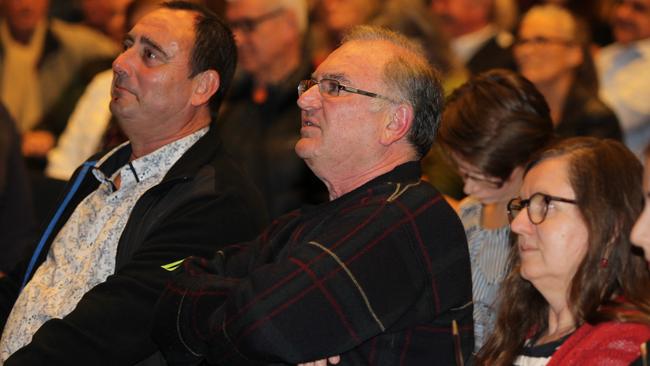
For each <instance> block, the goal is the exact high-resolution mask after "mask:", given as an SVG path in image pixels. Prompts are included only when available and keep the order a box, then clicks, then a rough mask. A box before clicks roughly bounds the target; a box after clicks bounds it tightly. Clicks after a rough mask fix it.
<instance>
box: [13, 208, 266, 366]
mask: <svg viewBox="0 0 650 366" xmlns="http://www.w3.org/2000/svg"><path fill="white" fill-rule="evenodd" d="M234 198H235V197H233V199H234ZM223 204H224V201H223V197H213V196H205V197H202V198H201V199H198V200H194V201H192V202H188V203H187V204H186V205H184V206H181V207H179V208H178V209H177V210H174V212H172V213H170V214H169V215H168V217H166V218H165V219H163V220H161V221H160V223H159V225H158V227H156V228H153V229H152V231H151V234H149V236H148V237H147V239H146V240H145V241H144V242H143V243H141V244H139V245H138V249H137V250H136V251H135V253H134V254H133V257H132V258H131V259H130V260H129V261H128V262H127V264H125V265H124V266H123V267H122V268H119V269H118V270H117V271H116V272H115V274H113V275H111V276H109V277H108V278H107V279H106V281H104V282H103V283H101V284H99V285H97V286H95V287H94V288H92V289H91V290H90V291H88V292H87V293H86V294H85V295H84V296H83V297H82V299H81V300H80V301H79V303H78V304H77V306H76V308H75V309H74V310H73V311H72V312H71V313H70V314H68V315H67V316H65V317H64V318H63V319H51V320H49V321H47V322H46V323H44V324H43V326H41V328H40V329H39V330H38V331H37V332H36V333H35V335H34V337H33V339H32V342H31V343H30V344H28V345H27V346H25V347H23V348H22V349H20V350H18V351H17V352H16V353H14V355H13V356H12V357H10V358H9V359H8V360H7V362H6V363H5V365H7V366H10V365H35V364H43V365H45V364H47V365H69V364H71V363H73V364H86V363H84V360H88V362H89V363H87V364H90V363H93V364H96V362H97V359H101V360H102V362H103V364H106V365H118V364H134V363H136V362H138V361H141V360H142V359H144V358H146V357H148V356H149V355H151V354H152V353H154V352H155V351H156V350H157V348H156V346H155V344H154V343H153V342H152V340H151V338H150V332H151V321H152V313H153V307H154V304H155V303H156V300H157V299H158V297H159V295H160V293H161V292H162V290H163V288H164V285H165V283H166V282H167V281H168V280H169V279H170V278H171V276H172V272H171V271H168V270H167V269H172V268H170V266H165V265H168V264H171V265H172V266H173V264H174V262H177V261H179V260H180V259H183V258H186V257H189V256H191V255H203V256H212V255H213V254H214V251H215V250H216V249H218V248H219V247H220V246H224V245H226V244H231V243H232V240H233V238H247V237H248V238H250V237H252V236H253V235H254V234H255V228H256V227H259V220H255V215H253V214H252V213H250V212H248V211H249V210H247V209H246V208H245V207H240V206H243V205H241V204H240V205H237V204H236V203H235V202H234V201H233V203H232V204H233V206H232V207H231V209H230V210H223V209H222V208H220V207H222V205H223ZM235 223H237V224H235ZM206 230H207V231H209V232H210V234H206ZM178 233H183V234H182V235H180V234H178ZM163 266H165V267H166V268H167V269H165V268H162V267H163ZM71 355H73V357H72V358H71ZM98 355H101V357H99V356H98ZM71 360H74V362H72V361H71Z"/></svg>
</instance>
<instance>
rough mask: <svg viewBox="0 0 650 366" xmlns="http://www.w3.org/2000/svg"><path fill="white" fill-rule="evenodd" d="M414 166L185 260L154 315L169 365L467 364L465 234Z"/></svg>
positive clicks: (470, 343)
mask: <svg viewBox="0 0 650 366" xmlns="http://www.w3.org/2000/svg"><path fill="white" fill-rule="evenodd" d="M420 174H421V172H420V169H419V166H418V163H416V162H411V163H407V164H403V165H401V166H398V167H396V168H395V169H394V170H393V171H391V172H389V173H387V174H384V175H382V176H380V177H377V178H375V179H373V180H372V181H370V182H368V183H366V184H364V185H363V186H361V187H359V188H357V189H355V190H354V191H352V192H349V193H347V194H345V195H343V196H341V197H339V198H337V199H336V200H333V201H331V202H328V203H325V204H322V205H319V206H317V207H312V208H310V209H303V210H302V211H294V212H292V213H290V214H287V215H285V216H283V217H281V218H279V219H277V220H276V221H275V222H274V223H273V224H272V225H271V226H270V227H269V228H267V230H266V231H265V232H264V234H262V235H261V236H260V237H259V238H258V239H257V240H256V241H254V242H252V243H250V244H248V245H240V246H231V247H228V248H226V249H224V250H223V251H222V252H220V254H219V255H217V256H216V257H215V259H214V260H213V261H210V262H208V261H205V260H198V259H193V260H186V261H185V263H184V273H181V274H180V275H179V276H178V277H177V278H175V279H174V282H173V283H170V284H169V285H168V287H167V290H166V292H165V295H164V296H163V297H162V298H161V300H160V301H159V303H158V308H157V314H156V317H155V321H156V323H155V325H154V337H155V338H156V341H157V342H159V344H160V346H161V351H162V352H163V354H165V355H166V356H167V357H168V361H169V363H170V364H172V365H187V364H189V363H184V362H188V361H189V362H191V361H192V360H195V361H197V362H199V361H200V360H201V358H202V357H205V358H207V360H208V361H210V362H211V363H213V364H218V365H228V366H234V365H266V364H297V363H300V362H306V361H313V360H318V359H322V358H324V357H327V356H332V355H341V362H340V363H339V365H340V366H345V365H377V366H381V365H386V366H388V365H390V366H393V365H454V364H455V362H456V361H455V354H456V353H455V350H456V351H457V352H462V353H464V355H465V359H466V360H467V357H468V355H469V354H470V353H471V350H472V348H473V344H474V343H473V337H472V335H473V327H472V303H471V301H472V284H471V274H470V262H469V253H468V249H467V242H466V239H465V232H464V230H463V227H462V224H461V223H460V219H459V218H458V216H457V215H456V214H455V213H454V211H453V210H452V209H451V207H449V205H448V204H447V203H446V201H445V200H444V198H443V197H442V196H441V195H440V193H438V192H437V191H436V190H435V189H434V188H433V187H431V186H430V185H429V184H428V183H425V182H423V181H421V180H420ZM453 320H456V321H457V322H458V324H459V327H460V332H461V336H460V338H459V339H457V341H458V343H455V342H454V337H453V336H452V321H453ZM191 352H193V353H194V354H198V355H201V356H199V357H196V356H195V355H193V354H192V353H191Z"/></svg>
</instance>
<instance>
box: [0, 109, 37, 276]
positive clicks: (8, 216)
mask: <svg viewBox="0 0 650 366" xmlns="http://www.w3.org/2000/svg"><path fill="white" fill-rule="evenodd" d="M34 237H35V219H34V209H33V206H32V197H31V190H30V185H29V182H28V177H27V171H26V170H25V164H24V161H23V156H22V154H21V152H20V136H19V135H18V132H17V131H16V126H14V123H13V121H12V120H11V117H10V116H9V113H8V112H7V110H6V109H5V108H4V107H3V106H2V105H0V272H8V271H9V270H11V269H12V268H13V267H14V266H15V265H16V263H17V262H19V261H20V258H22V256H23V255H24V253H23V252H24V251H25V250H26V249H27V247H28V245H30V244H31V242H32V241H33V240H34Z"/></svg>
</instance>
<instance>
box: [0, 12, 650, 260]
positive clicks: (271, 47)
mask: <svg viewBox="0 0 650 366" xmlns="http://www.w3.org/2000/svg"><path fill="white" fill-rule="evenodd" d="M158 2H160V1H157V0H74V1H71V0H0V15H1V16H2V19H1V20H0V101H1V106H0V250H1V251H2V253H3V254H2V255H1V256H0V272H1V271H6V270H7V269H8V268H10V267H11V266H12V265H13V263H14V262H15V261H16V260H17V258H19V257H20V256H21V252H22V251H24V250H25V249H26V248H27V247H28V246H29V245H31V243H33V242H34V237H35V233H37V232H38V230H39V229H40V228H42V226H43V225H45V224H46V222H45V221H46V219H47V217H48V216H49V215H50V214H51V213H52V211H53V210H54V209H55V205H56V201H57V199H58V197H59V194H60V193H61V191H62V190H63V187H64V185H65V183H66V181H67V179H68V178H69V177H70V176H71V174H72V173H73V171H74V170H75V169H76V167H77V166H78V165H79V164H80V163H82V162H83V161H84V160H85V159H87V158H88V157H89V156H90V155H92V154H94V153H96V152H98V151H101V150H105V149H108V148H111V147H114V146H117V145H118V144H120V143H122V142H123V141H124V139H125V138H124V136H123V135H122V133H121V131H119V127H118V126H117V124H116V123H115V121H114V120H113V118H112V116H111V115H110V111H109V109H108V102H109V100H110V84H111V80H112V70H111V63H112V60H113V59H114V57H115V56H116V55H117V54H118V53H119V52H120V49H121V48H122V45H121V43H122V39H123V37H124V35H125V33H126V32H128V30H129V29H130V27H131V26H132V25H133V24H134V22H135V21H137V19H138V18H139V16H141V15H142V13H143V12H145V11H147V9H148V7H151V6H154V5H155V4H156V3H158ZM204 3H205V4H206V5H208V6H209V7H211V8H212V9H213V10H215V12H217V13H218V14H220V15H222V16H223V17H224V19H226V20H227V22H228V23H229V24H230V25H231V27H232V30H233V32H234V34H235V37H236V40H237V46H238V53H239V64H238V70H237V76H236V83H235V85H234V86H233V88H232V89H231V90H230V93H229V96H228V98H227V101H226V104H225V105H224V107H223V108H222V110H221V116H220V118H219V122H218V126H219V127H218V128H219V129H220V130H219V133H220V135H221V138H222V140H223V141H224V143H225V144H226V145H227V147H228V149H229V150H230V152H231V153H232V154H233V155H234V156H235V157H236V158H237V159H239V160H240V161H241V162H242V165H243V166H244V167H245V168H246V170H247V171H248V173H249V174H250V176H251V177H252V178H253V180H254V181H255V183H256V184H257V186H258V188H259V189H260V191H261V192H262V194H263V195H264V197H265V198H266V203H267V206H268V210H269V214H270V215H271V216H272V217H274V216H278V215H280V214H282V213H285V212H287V211H289V210H291V209H294V208H297V207H300V205H303V204H306V203H317V202H321V201H323V200H325V199H326V198H327V197H326V193H325V189H324V187H323V186H322V184H321V183H320V182H318V181H317V180H316V178H315V177H314V176H313V175H312V174H310V172H309V171H308V169H307V168H306V166H305V165H304V163H303V162H302V161H301V160H300V159H298V158H297V157H296V156H295V154H294V151H293V146H294V144H295V142H296V141H297V139H298V137H299V123H300V111H299V109H298V108H297V106H296V103H295V102H296V98H297V93H296V86H297V85H298V82H299V81H300V80H303V79H309V78H310V73H311V72H312V71H313V70H314V68H315V66H316V65H318V64H319V62H321V61H323V59H324V57H326V55H327V54H328V53H329V52H331V50H332V49H333V48H335V47H336V46H337V45H338V43H339V41H340V37H341V35H342V34H343V32H345V31H346V30H347V29H349V28H350V27H352V26H354V25H358V24H374V25H381V26H385V27H388V28H390V29H393V30H397V31H400V32H402V33H404V34H406V35H407V36H408V37H411V38H413V39H415V40H417V41H418V42H419V43H420V44H421V45H422V46H423V47H424V49H425V50H426V54H427V55H428V57H429V61H430V62H431V63H432V64H433V65H434V66H436V68H437V69H438V70H439V72H440V74H441V77H442V80H443V85H444V88H445V92H446V93H447V94H451V93H452V92H453V91H454V90H455V89H456V88H457V87H458V86H460V85H461V84H463V83H464V82H466V81H467V80H469V78H470V77H472V76H473V75H476V74H479V73H481V72H484V71H488V70H491V69H509V70H513V71H517V72H519V73H520V74H521V75H522V76H523V77H525V78H526V79H527V80H529V81H530V82H532V85H534V87H535V88H536V89H537V90H538V91H539V93H541V95H542V96H543V98H544V99H545V100H546V103H548V106H549V108H550V120H551V122H552V129H553V130H554V133H555V135H558V136H562V137H571V136H594V137H598V138H613V139H616V140H620V141H622V142H624V143H625V144H626V145H627V146H628V147H629V148H630V149H631V150H632V151H633V152H635V153H636V154H640V153H641V151H642V149H643V147H644V146H645V144H646V143H647V142H648V141H649V140H650V103H648V100H649V97H650V0H593V1H579V0H577V1H572V0H565V1H561V0H553V1H543V0H519V1H516V0H308V1H307V0H306V1H304V2H303V1H288V0H264V1H261V0H231V1H225V0H205V1H204ZM469 87H471V86H469ZM458 98H460V97H458ZM479 102H480V100H479ZM463 110H464V109H463ZM463 110H460V111H456V112H453V113H461V112H462V111H463ZM451 113H452V112H449V113H448V114H451ZM478 113H479V115H480V114H481V110H478ZM481 117H484V118H486V119H489V118H493V119H495V120H499V119H502V118H504V116H503V115H501V114H499V113H495V114H494V116H490V117H485V116H481ZM454 118H457V119H462V118H463V117H462V116H460V117H459V116H456V117H454ZM443 124H444V122H443ZM480 128H481V127H480V126H479V130H480ZM540 134H541V135H543V136H546V135H545V134H546V132H544V131H542V132H540ZM470 135H471V134H470ZM474 135H477V136H478V135H479V134H476V133H475V134H474ZM478 138H479V137H477V139H478ZM487 140H488V141H485V142H483V144H489V143H499V142H498V141H494V140H493V139H491V138H487ZM466 142H467V143H468V144H472V143H474V142H476V141H473V140H471V139H470V140H467V141H466ZM455 143H458V141H456V142H455ZM521 143H522V144H525V143H527V142H526V141H522V142H521ZM483 147H484V146H479V147H477V148H476V150H475V151H474V153H477V151H480V149H481V148H483ZM454 149H455V148H454V146H453V143H450V142H449V141H444V144H436V145H435V146H434V148H433V149H432V150H431V152H430V153H429V155H428V156H427V157H426V158H425V159H424V163H423V165H424V166H423V168H424V172H425V178H426V179H427V180H429V181H430V182H431V183H432V184H433V185H434V186H436V187H437V188H438V189H439V190H440V191H442V192H443V193H444V194H446V195H447V196H448V197H450V201H451V202H455V201H459V200H461V199H463V198H464V197H465V196H466V195H472V194H473V193H474V192H473V191H472V189H471V185H469V184H467V176H465V175H467V173H466V172H463V171H462V167H459V166H458V165H459V163H458V161H457V160H458V159H450V156H449V155H450V154H449V151H450V150H454ZM513 151H514V150H513ZM519 153H521V154H524V155H522V156H518V157H517V158H518V159H519V160H517V161H516V162H514V163H513V167H514V166H517V165H521V164H523V162H524V161H525V160H526V159H527V158H528V156H527V155H526V154H528V153H527V152H525V151H520V152H519ZM468 154H469V153H468ZM470 155H471V154H470ZM513 158H514V157H513ZM460 160H463V159H460ZM515 160H516V159H515ZM513 169H514V168H512V167H511V168H510V169H509V171H507V172H505V173H503V172H502V173H503V174H501V173H499V174H501V178H503V179H507V178H508V176H509V174H510V173H511V172H512V170H513ZM488 170H489V169H488ZM470 178H471V177H470ZM470 180H471V179H470ZM464 181H465V183H464Z"/></svg>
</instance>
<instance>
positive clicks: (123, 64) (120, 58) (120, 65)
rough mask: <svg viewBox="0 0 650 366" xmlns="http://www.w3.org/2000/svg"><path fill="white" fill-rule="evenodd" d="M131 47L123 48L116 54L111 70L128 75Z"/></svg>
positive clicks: (119, 74)
mask: <svg viewBox="0 0 650 366" xmlns="http://www.w3.org/2000/svg"><path fill="white" fill-rule="evenodd" d="M131 49H132V48H129V49H126V50H124V51H123V52H122V53H120V54H119V55H117V57H116V58H115V60H113V72H114V73H115V74H116V75H118V76H121V77H123V76H126V75H128V70H129V67H128V65H129V62H128V60H129V55H130V51H131Z"/></svg>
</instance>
